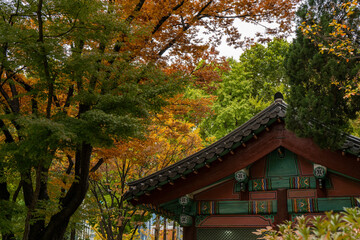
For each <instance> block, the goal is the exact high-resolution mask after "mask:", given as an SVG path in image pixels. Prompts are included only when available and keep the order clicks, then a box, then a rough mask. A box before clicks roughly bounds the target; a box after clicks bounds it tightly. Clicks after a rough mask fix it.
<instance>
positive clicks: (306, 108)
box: [285, 0, 360, 148]
mask: <svg viewBox="0 0 360 240" xmlns="http://www.w3.org/2000/svg"><path fill="white" fill-rule="evenodd" d="M333 4H334V1H323V0H315V1H313V0H311V1H308V2H307V3H306V4H304V5H303V6H302V7H301V8H300V10H299V11H298V21H299V23H298V25H300V24H301V23H302V22H304V21H305V20H306V19H307V18H308V17H309V12H310V10H311V14H312V15H311V16H312V17H313V19H316V20H317V22H318V24H319V25H321V26H322V29H323V32H324V33H326V32H328V33H329V32H331V31H332V29H331V27H330V26H329V22H330V21H332V18H331V10H332V6H333ZM285 66H286V69H287V74H288V75H289V78H290V80H289V85H290V88H291V91H290V98H289V99H288V103H289V104H290V107H289V109H288V113H287V127H288V128H289V129H290V130H293V131H295V132H296V134H297V135H298V136H300V137H312V138H313V139H314V140H315V142H316V143H318V144H319V145H320V146H322V147H329V148H338V147H340V146H341V144H342V139H343V136H342V134H341V132H343V131H347V130H348V128H349V121H348V120H349V119H353V118H355V117H356V112H357V111H358V110H359V98H358V97H354V98H352V99H351V101H349V100H348V99H345V98H344V97H345V94H346V92H345V89H343V88H339V87H338V86H337V83H339V82H346V81H347V80H348V79H352V78H353V77H354V76H355V75H356V74H357V73H358V71H359V69H360V65H359V64H358V62H356V61H355V60H350V61H349V60H345V59H342V58H339V57H337V56H335V55H333V54H328V53H326V52H322V51H320V50H319V49H318V48H317V46H316V45H315V43H314V42H313V41H311V40H310V39H308V38H307V37H305V36H304V35H303V33H302V32H301V31H300V29H299V30H298V31H297V35H296V38H295V40H294V42H293V43H292V45H291V47H290V50H289V54H288V56H287V58H286V63H285ZM324 136H326V137H324Z"/></svg>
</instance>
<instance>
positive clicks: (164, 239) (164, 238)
mask: <svg viewBox="0 0 360 240" xmlns="http://www.w3.org/2000/svg"><path fill="white" fill-rule="evenodd" d="M166 230H167V229H166V218H164V237H163V240H166Z"/></svg>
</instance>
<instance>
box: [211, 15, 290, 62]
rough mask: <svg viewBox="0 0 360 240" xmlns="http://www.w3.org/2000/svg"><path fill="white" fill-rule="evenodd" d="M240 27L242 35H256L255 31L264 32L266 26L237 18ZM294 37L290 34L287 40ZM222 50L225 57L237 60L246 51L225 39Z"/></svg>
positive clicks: (221, 54) (237, 24)
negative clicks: (230, 45) (229, 43)
mask: <svg viewBox="0 0 360 240" xmlns="http://www.w3.org/2000/svg"><path fill="white" fill-rule="evenodd" d="M234 24H235V25H236V26H237V27H238V28H239V29H240V33H241V35H242V37H244V36H246V37H255V33H257V32H264V31H265V28H264V27H263V26H260V25H255V24H252V23H246V22H242V21H240V20H236V21H235V23H234ZM264 25H266V26H271V27H274V25H273V24H272V25H269V24H268V23H264ZM293 38H294V35H292V36H290V37H289V38H288V39H287V40H288V42H291V41H292V39H293ZM218 50H219V51H220V56H224V57H232V58H234V59H235V60H239V57H240V55H241V54H242V53H243V52H244V51H243V49H241V48H236V49H235V48H233V47H229V46H228V45H226V42H225V39H223V44H222V45H221V46H220V47H219V48H218Z"/></svg>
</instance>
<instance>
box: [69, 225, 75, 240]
mask: <svg viewBox="0 0 360 240" xmlns="http://www.w3.org/2000/svg"><path fill="white" fill-rule="evenodd" d="M75 239H76V230H75V228H73V229H71V234H70V240H75Z"/></svg>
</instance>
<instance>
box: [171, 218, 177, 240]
mask: <svg viewBox="0 0 360 240" xmlns="http://www.w3.org/2000/svg"><path fill="white" fill-rule="evenodd" d="M175 237H176V225H175V221H173V230H172V236H171V240H175Z"/></svg>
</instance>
